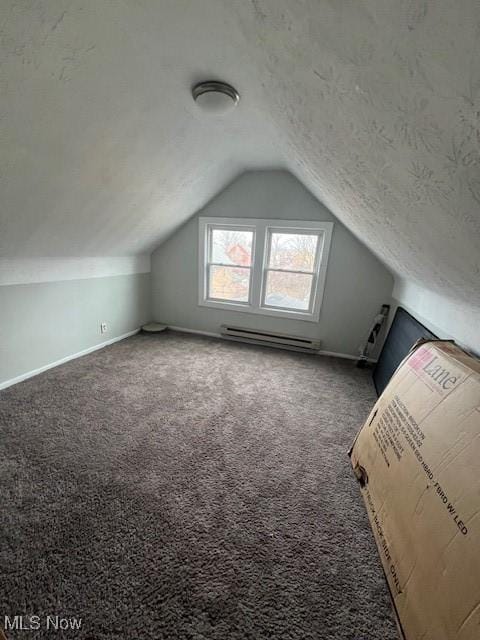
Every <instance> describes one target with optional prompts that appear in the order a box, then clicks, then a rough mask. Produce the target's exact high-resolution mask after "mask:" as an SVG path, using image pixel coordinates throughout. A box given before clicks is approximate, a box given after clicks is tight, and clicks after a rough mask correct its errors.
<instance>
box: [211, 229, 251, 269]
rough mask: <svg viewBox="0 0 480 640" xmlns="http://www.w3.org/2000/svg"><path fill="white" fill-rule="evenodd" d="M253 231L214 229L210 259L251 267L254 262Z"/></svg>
mask: <svg viewBox="0 0 480 640" xmlns="http://www.w3.org/2000/svg"><path fill="white" fill-rule="evenodd" d="M252 242H253V231H238V230H236V229H232V230H227V229H212V235H211V243H212V246H211V251H210V256H211V257H210V261H211V262H221V263H222V264H236V265H239V266H242V267H249V266H250V265H251V263H252Z"/></svg>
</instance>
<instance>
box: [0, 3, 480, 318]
mask: <svg viewBox="0 0 480 640" xmlns="http://www.w3.org/2000/svg"><path fill="white" fill-rule="evenodd" d="M0 48H1V50H0V56H1V57H0V144H1V151H2V152H1V157H0V185H1V187H0V188H1V192H0V225H1V226H0V256H11V257H15V256H19V257H21V256H28V257H32V256H65V255H69V256H71V255H74V256H81V255H126V254H133V253H139V252H144V251H149V250H151V249H152V248H153V247H155V246H156V245H157V244H158V243H159V242H160V241H161V240H162V239H163V238H164V237H165V236H166V235H168V234H169V233H171V231H172V230H173V229H174V228H175V227H176V226H177V225H179V224H181V223H182V222H183V221H184V220H185V219H186V218H187V217H189V216H190V215H191V214H192V213H194V212H195V211H196V210H198V209H199V208H200V207H201V206H202V205H203V204H204V203H205V202H206V201H208V200H209V199H210V198H211V197H212V196H213V195H215V193H217V192H218V191H219V190H220V189H221V188H223V186H225V185H226V184H227V183H228V182H229V181H230V180H231V179H232V178H233V177H234V176H236V175H237V174H238V173H240V172H241V171H243V170H245V169H251V168H255V167H285V168H288V169H289V170H290V171H292V172H293V173H294V174H295V175H296V176H297V177H298V178H299V179H300V180H301V181H302V182H303V183H304V184H305V185H306V186H307V187H308V188H309V189H310V190H311V191H312V192H313V193H314V194H315V195H316V196H317V197H318V198H319V199H320V200H321V201H322V202H323V203H324V204H326V205H327V206H328V207H329V208H330V209H331V210H332V212H333V213H334V214H335V215H336V216H337V217H338V218H339V219H340V220H341V221H342V222H344V223H345V224H346V225H347V226H348V227H349V228H350V229H351V230H352V231H353V232H354V233H355V234H356V235H357V236H358V237H360V238H361V239H362V240H363V241H364V242H365V243H366V244H367V245H368V246H369V247H370V248H371V249H372V250H373V251H374V252H375V253H376V254H377V255H378V256H379V257H380V258H381V259H382V260H383V261H384V262H385V263H386V264H387V265H389V266H390V267H391V268H392V270H394V271H395V272H396V273H397V274H400V275H402V276H404V277H406V278H409V279H412V280H415V281H418V282H421V283H423V284H424V285H426V286H427V287H431V288H432V289H434V290H437V291H439V292H441V293H443V294H444V295H446V296H448V297H451V298H456V299H458V300H460V301H467V302H468V303H469V304H474V305H479V306H480V4H479V3H478V0H472V1H470V0H462V1H461V2H450V1H447V0H431V1H429V0H403V1H400V0H294V1H293V0H252V1H251V2H249V1H247V0H190V1H186V0H148V1H147V0H136V1H134V0H124V1H122V0H102V1H97V0H90V1H88V2H86V1H84V0H73V1H70V2H62V1H61V0H43V1H42V0H31V1H27V0H23V1H20V0H18V1H17V2H11V1H8V0H3V1H2V3H1V8H0ZM210 77H218V78H222V79H225V80H227V81H229V82H231V83H232V84H234V85H235V86H236V87H237V89H238V90H239V91H240V93H241V96H242V100H241V102H240V104H239V106H238V108H237V109H236V110H235V111H234V112H232V113H230V114H228V116H225V117H223V118H212V117H207V116H204V115H203V114H201V113H199V112H198V111H197V109H196V106H195V105H194V104H193V102H192V100H191V98H190V95H189V91H190V87H191V85H192V83H194V82H195V81H198V80H200V79H206V78H210Z"/></svg>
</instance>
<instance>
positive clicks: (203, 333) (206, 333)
mask: <svg viewBox="0 0 480 640" xmlns="http://www.w3.org/2000/svg"><path fill="white" fill-rule="evenodd" d="M167 326H168V328H169V329H171V330H172V331H180V332H181V333H195V334H196V335H199V336H209V337H210V338H223V336H222V334H221V333H212V332H211V331H199V330H198V329H187V328H186V327H175V326H174V325H172V324H169V325H167Z"/></svg>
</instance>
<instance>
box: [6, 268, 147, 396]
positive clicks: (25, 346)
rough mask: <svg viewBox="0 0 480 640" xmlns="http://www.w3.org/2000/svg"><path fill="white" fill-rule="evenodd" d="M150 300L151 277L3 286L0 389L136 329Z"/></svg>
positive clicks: (145, 274) (145, 315) (144, 318)
mask: <svg viewBox="0 0 480 640" xmlns="http://www.w3.org/2000/svg"><path fill="white" fill-rule="evenodd" d="M150 294H151V285H150V274H149V273H142V274H135V275H121V276H113V277H107V278H89V279H83V280H66V281H61V282H42V283H37V284H21V285H11V286H1V287H0V385H1V384H2V383H4V382H6V381H8V380H11V379H13V378H16V377H17V376H21V375H23V374H26V373H28V372H29V371H32V370H35V369H38V368H40V367H44V366H46V365H48V364H50V363H52V362H55V361H57V360H60V359H62V358H65V357H68V356H70V355H73V354H75V353H78V352H80V351H83V350H85V349H88V348H91V347H93V346H95V345H97V344H101V343H102V342H105V341H107V340H110V339H112V338H115V337H117V336H120V335H122V334H124V333H128V332H129V331H133V330H134V329H137V328H138V327H139V326H140V325H141V324H143V323H145V322H146V321H148V320H149V319H150ZM101 322H107V324H108V331H107V332H106V333H104V334H102V333H100V323H101Z"/></svg>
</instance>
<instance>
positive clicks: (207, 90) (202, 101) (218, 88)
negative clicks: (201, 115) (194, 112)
mask: <svg viewBox="0 0 480 640" xmlns="http://www.w3.org/2000/svg"><path fill="white" fill-rule="evenodd" d="M192 96H193V99H194V100H195V102H196V103H197V104H198V106H199V107H201V108H202V109H203V111H206V112H207V113H214V114H219V113H225V112H226V111H230V109H233V107H234V106H235V105H237V104H238V101H239V100H240V94H239V93H238V91H237V90H236V89H234V88H233V87H232V86H231V85H229V84H227V83H226V82H220V81H218V80H208V81H207V82H199V83H198V84H196V85H195V86H194V87H193V89H192Z"/></svg>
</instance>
